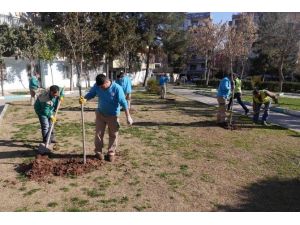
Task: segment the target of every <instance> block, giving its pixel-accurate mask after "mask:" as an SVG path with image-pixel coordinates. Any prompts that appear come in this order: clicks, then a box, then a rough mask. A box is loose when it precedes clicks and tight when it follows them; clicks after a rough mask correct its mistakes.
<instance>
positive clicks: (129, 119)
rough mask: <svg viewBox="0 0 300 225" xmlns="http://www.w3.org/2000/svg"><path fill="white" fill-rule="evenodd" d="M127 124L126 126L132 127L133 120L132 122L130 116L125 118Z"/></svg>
mask: <svg viewBox="0 0 300 225" xmlns="http://www.w3.org/2000/svg"><path fill="white" fill-rule="evenodd" d="M127 124H128V125H132V124H133V120H132V118H131V116H128V117H127Z"/></svg>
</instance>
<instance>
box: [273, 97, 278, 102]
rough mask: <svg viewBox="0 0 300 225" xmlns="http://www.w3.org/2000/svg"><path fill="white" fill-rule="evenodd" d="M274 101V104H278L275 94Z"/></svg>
mask: <svg viewBox="0 0 300 225" xmlns="http://www.w3.org/2000/svg"><path fill="white" fill-rule="evenodd" d="M274 102H275V104H278V97H277V96H275V98H274Z"/></svg>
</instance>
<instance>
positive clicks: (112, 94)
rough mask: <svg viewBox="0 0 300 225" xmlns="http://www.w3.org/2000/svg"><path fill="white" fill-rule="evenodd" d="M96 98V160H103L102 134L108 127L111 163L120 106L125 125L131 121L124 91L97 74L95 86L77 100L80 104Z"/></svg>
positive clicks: (118, 126)
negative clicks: (122, 110) (125, 121)
mask: <svg viewBox="0 0 300 225" xmlns="http://www.w3.org/2000/svg"><path fill="white" fill-rule="evenodd" d="M96 96H98V108H97V110H96V133H95V152H96V157H97V158H98V159H101V160H103V159H104V155H103V153H102V149H103V145H104V141H103V138H104V133H105V128H106V125H107V126H108V135H109V141H108V153H107V155H108V159H109V161H113V160H114V157H115V153H116V149H117V141H118V131H119V128H120V124H119V115H120V105H121V106H122V107H123V108H124V109H125V114H126V118H127V123H128V124H129V125H132V123H133V120H132V118H131V116H130V113H129V109H128V105H127V101H126V98H125V94H124V91H123V89H122V87H121V86H120V85H118V84H117V83H115V82H112V81H110V80H109V79H108V78H107V77H106V76H105V75H103V74H99V75H97V77H96V84H95V85H94V86H93V87H92V88H91V89H90V91H89V92H88V93H87V94H86V95H85V96H84V97H83V96H81V97H80V99H79V103H80V104H84V103H85V102H86V101H88V100H90V99H92V98H94V97H96Z"/></svg>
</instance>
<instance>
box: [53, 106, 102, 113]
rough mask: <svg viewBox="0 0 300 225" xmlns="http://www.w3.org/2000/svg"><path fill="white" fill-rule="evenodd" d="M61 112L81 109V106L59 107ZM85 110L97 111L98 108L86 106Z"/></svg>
mask: <svg viewBox="0 0 300 225" xmlns="http://www.w3.org/2000/svg"><path fill="white" fill-rule="evenodd" d="M59 111H61V112H67V111H81V107H79V106H73V107H72V106H68V107H62V108H60V109H59ZM84 111H85V112H95V111H96V108H91V107H84Z"/></svg>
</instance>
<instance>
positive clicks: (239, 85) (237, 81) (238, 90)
mask: <svg viewBox="0 0 300 225" xmlns="http://www.w3.org/2000/svg"><path fill="white" fill-rule="evenodd" d="M234 93H242V81H241V80H240V79H239V78H236V79H235V88H234Z"/></svg>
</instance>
